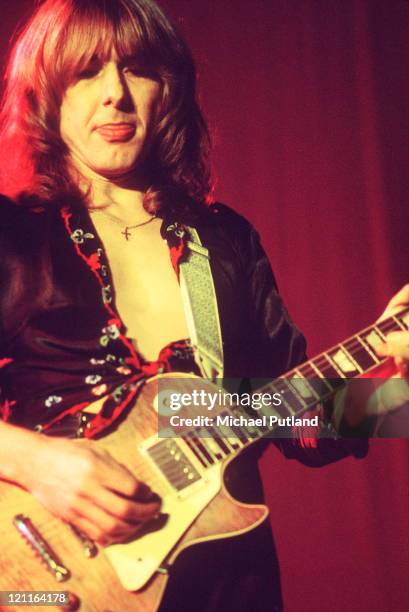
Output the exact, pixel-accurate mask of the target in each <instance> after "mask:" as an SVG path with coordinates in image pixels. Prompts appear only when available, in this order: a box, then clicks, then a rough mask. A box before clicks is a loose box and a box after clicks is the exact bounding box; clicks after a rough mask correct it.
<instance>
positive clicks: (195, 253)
mask: <svg viewBox="0 0 409 612" xmlns="http://www.w3.org/2000/svg"><path fill="white" fill-rule="evenodd" d="M185 229H186V230H187V232H188V234H189V240H188V241H187V246H188V248H189V256H188V258H187V260H186V261H185V262H183V263H181V264H180V288H181V293H182V300H183V306H184V311H185V316H186V321H187V326H188V330H189V334H190V338H191V341H192V344H193V350H194V354H195V359H196V362H197V364H198V366H199V368H200V371H201V374H202V376H203V377H204V378H208V379H209V380H211V381H213V382H218V383H219V384H221V379H222V378H223V344H222V335H221V329H220V319H219V312H218V307H217V299H216V291H215V288H214V282H213V276H212V271H211V269H210V262H209V251H208V249H206V248H205V247H204V246H203V245H202V243H201V241H200V238H199V234H198V233H197V231H196V229H194V228H193V227H186V226H185ZM217 379H218V381H217Z"/></svg>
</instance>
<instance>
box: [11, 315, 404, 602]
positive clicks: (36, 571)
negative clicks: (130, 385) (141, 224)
mask: <svg viewBox="0 0 409 612" xmlns="http://www.w3.org/2000/svg"><path fill="white" fill-rule="evenodd" d="M407 329H409V307H406V308H404V309H403V310H402V311H401V312H400V313H399V314H397V315H395V316H393V317H390V318H389V319H386V320H384V321H382V322H381V323H378V324H376V325H372V326H371V327H368V328H366V329H364V330H363V331H361V332H360V333H358V334H356V335H354V336H352V337H350V338H349V339H347V340H346V341H345V342H343V343H341V344H338V345H336V346H335V347H332V348H331V349H329V350H328V351H325V352H324V353H321V354H320V355H318V356H317V357H316V358H314V359H312V360H310V361H307V362H306V363H304V364H302V365H300V366H298V367H297V368H295V369H293V370H291V371H290V372H288V373H287V374H285V375H283V376H281V377H280V378H278V379H276V380H274V381H273V382H271V383H270V384H268V385H266V386H265V387H263V389H262V390H261V391H262V392H263V393H269V394H271V395H273V394H275V393H276V394H279V396H280V397H281V399H282V401H281V403H280V405H279V406H276V405H270V406H262V407H261V409H260V410H258V414H257V416H258V417H262V416H265V417H266V419H265V420H264V421H263V419H261V420H262V421H263V422H262V423H261V424H260V425H258V424H257V423H258V422H256V424H255V425H248V426H246V425H245V424H244V425H242V426H236V425H233V424H232V425H231V426H228V425H227V426H226V429H225V430H224V432H225V435H221V433H220V430H216V429H215V428H214V427H213V426H212V425H209V424H207V425H206V423H205V424H204V425H203V423H202V424H201V425H200V427H195V426H192V427H185V428H184V430H183V432H181V433H180V435H173V436H170V437H169V431H167V430H166V429H162V425H163V422H164V420H165V422H166V419H167V416H166V415H167V414H168V413H167V412H166V410H168V408H169V407H168V406H167V407H165V411H164V412H163V410H162V408H163V407H161V402H162V404H163V403H164V402H163V401H162V400H161V389H162V390H163V389H167V390H168V391H170V392H177V393H178V394H180V393H187V394H192V393H193V391H194V390H196V391H197V390H198V389H201V390H203V391H204V392H205V393H212V394H215V393H219V391H220V389H219V388H218V387H216V386H215V385H213V384H212V383H210V382H208V381H206V380H203V379H200V378H197V377H193V376H191V375H183V374H167V375H164V376H159V377H156V378H153V379H150V380H148V381H147V382H146V383H145V385H144V387H143V388H142V391H141V393H140V395H139V397H138V400H137V406H135V407H134V408H133V409H132V410H131V411H130V412H129V414H128V415H127V417H126V419H125V420H123V421H122V422H120V424H119V425H118V426H117V427H116V429H115V430H114V431H113V432H111V433H109V434H107V435H106V436H105V437H103V438H101V439H99V440H90V441H86V442H85V443H86V444H91V445H93V444H95V445H97V447H100V448H102V449H105V450H107V451H108V452H109V453H111V455H112V456H113V457H114V458H115V459H116V460H117V461H119V462H120V463H123V464H125V465H127V466H128V468H129V469H130V470H131V471H132V472H133V473H134V474H135V475H136V476H137V477H138V479H139V480H141V481H143V482H146V483H147V484H148V485H149V486H150V488H151V489H152V490H153V491H155V492H156V493H158V494H159V495H160V496H161V498H162V500H163V505H162V509H161V515H160V517H159V518H158V519H156V520H154V521H152V524H148V525H147V526H146V529H145V530H144V531H143V532H141V533H140V534H138V536H137V537H136V538H135V539H134V540H132V541H131V542H129V543H126V544H115V545H112V546H108V547H106V548H102V547H97V546H96V545H95V544H94V543H93V542H91V541H90V540H88V539H87V538H86V537H85V535H84V534H82V533H80V532H78V531H77V530H75V529H73V528H72V527H71V526H70V525H68V524H66V523H64V522H63V521H61V520H60V519H58V518H56V517H54V516H53V515H51V514H50V513H49V512H48V511H47V510H46V509H45V508H44V507H43V506H41V505H40V504H39V503H38V502H37V501H36V500H35V499H34V498H33V497H32V496H31V495H30V494H29V493H28V492H26V491H25V490H23V489H21V488H20V487H18V486H16V485H14V484H11V483H8V482H5V481H0V502H1V505H0V541H1V550H0V591H49V592H56V591H64V592H69V593H70V597H71V599H70V606H71V607H67V606H64V605H63V604H59V605H60V607H61V609H64V610H67V609H72V610H73V609H78V607H79V606H80V610H82V611H85V612H101V611H102V610H106V611H110V612H122V611H123V610H126V609H129V610H138V612H139V611H140V612H143V611H146V612H152V611H154V610H156V609H157V607H158V605H159V603H160V601H161V598H162V596H163V592H164V589H165V586H166V582H167V580H168V568H169V567H170V566H171V565H172V564H173V563H174V562H175V560H176V558H177V557H178V555H179V554H180V553H181V551H182V550H184V549H186V548H187V547H190V546H192V545H195V544H199V543H200V542H204V541H209V540H212V539H218V538H227V537H236V536H239V535H240V534H243V533H245V532H247V531H250V530H252V529H254V528H255V527H257V526H258V525H260V524H261V523H262V522H263V521H264V520H265V519H266V517H267V515H268V510H267V507H266V506H264V505H247V504H242V503H240V502H238V501H236V500H235V499H233V498H232V497H231V496H230V494H229V492H228V490H227V489H226V487H225V486H224V472H225V470H226V466H227V465H228V464H230V463H231V462H232V461H234V460H235V459H236V458H237V457H238V455H239V454H240V453H242V452H243V450H244V449H246V448H248V447H249V446H250V445H252V444H254V443H255V442H256V441H257V440H258V439H259V438H262V437H264V436H268V435H271V434H272V433H273V430H274V427H272V426H270V425H269V423H270V417H273V416H277V415H278V416H279V417H280V418H288V417H291V418H295V417H299V416H300V415H302V414H303V413H304V412H305V411H306V410H307V409H309V408H311V407H313V406H314V405H316V404H317V403H319V402H320V401H322V400H325V399H326V398H327V397H330V396H331V395H333V393H334V391H335V390H336V389H337V388H338V387H339V386H340V385H345V383H346V382H347V380H348V379H351V378H355V377H365V376H367V377H368V376H371V377H374V378H375V377H376V376H377V375H378V374H377V372H378V371H379V368H380V366H381V365H382V364H383V360H382V359H381V358H379V357H378V356H377V354H376V350H375V349H376V346H377V345H378V344H379V343H382V342H383V341H384V339H385V335H386V334H387V333H389V332H390V331H394V330H407ZM258 391H259V392H260V390H258ZM158 400H159V401H158ZM165 404H166V402H165ZM164 415H165V416H164ZM215 415H219V416H220V418H221V419H224V423H226V422H229V418H230V417H237V416H241V417H243V418H245V412H243V408H242V407H240V406H239V407H236V408H235V407H226V406H218V407H216V408H215V410H214V411H213V413H212V416H213V417H215ZM226 417H227V420H226ZM168 420H169V419H168ZM272 420H274V419H272ZM199 430H200V431H199ZM158 431H159V434H158ZM78 443H79V444H81V443H84V441H83V440H78ZM67 467H68V469H69V466H67ZM21 601H22V600H21V599H20V604H21ZM40 601H46V600H44V599H43V600H40ZM14 603H15V604H17V603H18V601H17V600H14ZM3 604H4V601H3ZM0 609H1V610H5V611H6V610H7V611H8V610H19V606H17V605H15V606H14V605H13V602H11V603H10V604H9V605H7V607H5V604H4V607H3V606H0ZM37 609H38V608H37ZM40 609H42V607H41V606H40ZM46 609H48V607H45V606H44V610H46Z"/></svg>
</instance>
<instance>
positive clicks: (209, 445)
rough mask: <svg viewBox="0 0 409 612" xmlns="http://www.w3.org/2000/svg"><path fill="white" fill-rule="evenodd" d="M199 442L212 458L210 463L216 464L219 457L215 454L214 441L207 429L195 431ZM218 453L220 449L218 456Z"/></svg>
mask: <svg viewBox="0 0 409 612" xmlns="http://www.w3.org/2000/svg"><path fill="white" fill-rule="evenodd" d="M195 432H196V437H197V440H198V441H199V442H200V444H201V445H202V446H203V448H204V450H205V451H206V453H207V454H208V456H209V457H210V459H209V462H210V463H211V464H214V463H215V462H216V460H217V457H216V455H215V452H214V446H213V440H212V439H211V438H210V437H209V432H208V430H207V428H206V427H201V428H199V429H196V430H195ZM217 453H218V449H216V454H217Z"/></svg>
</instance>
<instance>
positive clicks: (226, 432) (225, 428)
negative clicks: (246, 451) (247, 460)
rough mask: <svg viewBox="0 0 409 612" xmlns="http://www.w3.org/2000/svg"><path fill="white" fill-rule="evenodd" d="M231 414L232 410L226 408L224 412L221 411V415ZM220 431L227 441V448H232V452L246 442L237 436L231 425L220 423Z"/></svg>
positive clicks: (227, 415) (224, 440) (228, 415)
mask: <svg viewBox="0 0 409 612" xmlns="http://www.w3.org/2000/svg"><path fill="white" fill-rule="evenodd" d="M231 415H232V413H231V412H228V411H227V410H224V411H223V412H221V413H220V415H219V416H221V417H230V416H231ZM218 431H219V435H220V437H221V438H222V439H223V442H224V443H225V445H226V446H227V448H228V449H229V450H230V449H231V452H232V451H236V450H238V449H239V448H241V447H242V446H244V444H243V443H242V442H241V441H240V440H239V439H238V438H236V436H235V435H234V432H233V430H232V429H231V427H230V426H229V425H219V427H218Z"/></svg>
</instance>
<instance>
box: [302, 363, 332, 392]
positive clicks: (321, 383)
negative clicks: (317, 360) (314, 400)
mask: <svg viewBox="0 0 409 612" xmlns="http://www.w3.org/2000/svg"><path fill="white" fill-rule="evenodd" d="M298 371H299V372H301V374H302V375H303V376H304V378H305V379H306V380H308V382H309V384H310V386H311V387H312V388H313V389H314V391H315V392H316V394H317V395H318V397H319V398H320V399H323V398H324V397H325V396H326V395H328V392H331V393H332V391H333V388H332V386H331V385H330V384H329V382H328V381H327V380H326V378H324V376H323V374H321V371H320V370H319V369H318V368H317V367H316V366H315V364H314V362H313V361H309V362H307V363H304V364H303V365H302V366H299V367H298ZM317 375H318V376H317Z"/></svg>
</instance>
